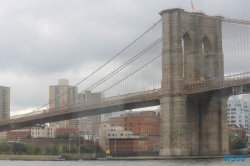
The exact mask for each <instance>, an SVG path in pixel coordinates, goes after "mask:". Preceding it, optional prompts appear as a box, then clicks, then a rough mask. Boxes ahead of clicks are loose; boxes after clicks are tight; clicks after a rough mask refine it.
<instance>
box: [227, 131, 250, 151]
mask: <svg viewBox="0 0 250 166" xmlns="http://www.w3.org/2000/svg"><path fill="white" fill-rule="evenodd" d="M246 146H247V142H246V140H245V139H242V138H239V137H238V136H236V135H234V134H230V135H229V149H230V150H236V149H242V148H245V147H246Z"/></svg>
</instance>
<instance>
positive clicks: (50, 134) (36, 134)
mask: <svg viewBox="0 0 250 166" xmlns="http://www.w3.org/2000/svg"><path fill="white" fill-rule="evenodd" d="M31 137H32V138H55V137H56V127H54V126H52V127H51V126H48V125H47V124H46V125H43V126H35V127H31Z"/></svg>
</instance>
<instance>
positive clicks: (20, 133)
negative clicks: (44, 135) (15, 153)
mask: <svg viewBox="0 0 250 166" xmlns="http://www.w3.org/2000/svg"><path fill="white" fill-rule="evenodd" d="M29 135H31V131H30V130H13V131H8V132H7V139H20V138H26V137H27V136H29Z"/></svg>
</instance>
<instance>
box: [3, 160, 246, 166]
mask: <svg viewBox="0 0 250 166" xmlns="http://www.w3.org/2000/svg"><path fill="white" fill-rule="evenodd" d="M177 165H178V166H179V165H184V166H200V165H206V166H231V165H239V166H250V158H246V160H245V161H244V162H242V161H240V162H231V161H230V162H226V161H224V159H189V160H188V159H185V160H140V161H127V160H119V161H97V160H95V161H10V160H0V166H177Z"/></svg>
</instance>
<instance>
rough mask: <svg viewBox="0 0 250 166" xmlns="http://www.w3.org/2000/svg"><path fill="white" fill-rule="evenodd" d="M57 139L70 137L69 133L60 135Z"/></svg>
mask: <svg viewBox="0 0 250 166" xmlns="http://www.w3.org/2000/svg"><path fill="white" fill-rule="evenodd" d="M56 139H69V134H63V135H58V136H56Z"/></svg>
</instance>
